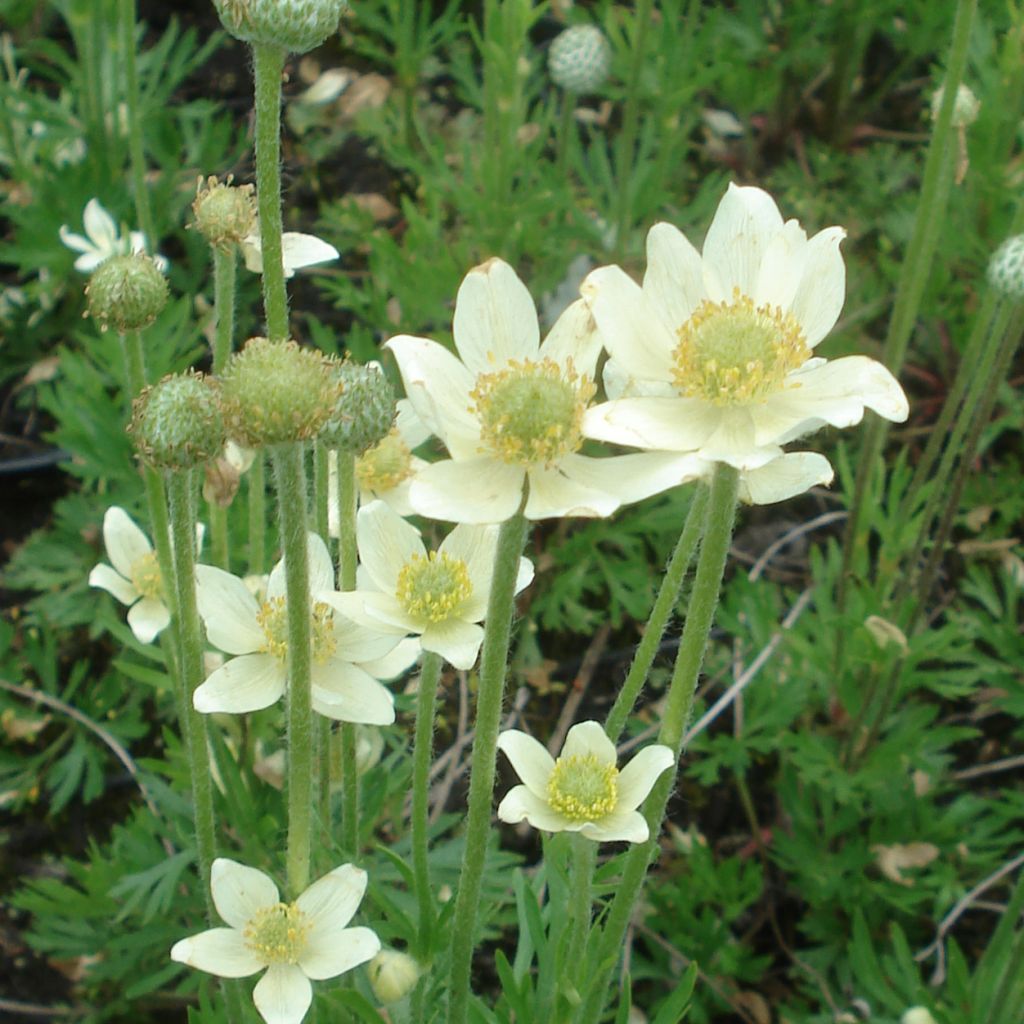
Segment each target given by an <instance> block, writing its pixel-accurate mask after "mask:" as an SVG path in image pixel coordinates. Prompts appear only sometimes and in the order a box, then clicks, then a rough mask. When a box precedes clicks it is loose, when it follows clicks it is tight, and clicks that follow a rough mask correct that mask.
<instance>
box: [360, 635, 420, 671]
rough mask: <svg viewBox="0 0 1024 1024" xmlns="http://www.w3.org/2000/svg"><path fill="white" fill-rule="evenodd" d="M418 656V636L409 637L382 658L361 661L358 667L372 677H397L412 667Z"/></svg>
mask: <svg viewBox="0 0 1024 1024" xmlns="http://www.w3.org/2000/svg"><path fill="white" fill-rule="evenodd" d="M419 656H420V641H419V637H410V638H409V639H407V640H402V641H401V642H400V643H399V644H398V646H397V647H396V648H395V649H394V650H393V651H391V652H390V653H389V654H385V655H384V657H383V658H373V659H372V660H370V661H361V662H360V663H359V667H360V668H361V669H362V670H363V671H364V672H369V673H370V675H371V676H373V678H374V679H397V678H398V677H399V676H400V675H402V674H403V673H404V672H406V670H407V669H409V668H411V667H412V665H413V663H414V662H415V661H416V659H417V658H418V657H419Z"/></svg>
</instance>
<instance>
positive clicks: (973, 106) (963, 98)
mask: <svg viewBox="0 0 1024 1024" xmlns="http://www.w3.org/2000/svg"><path fill="white" fill-rule="evenodd" d="M945 93H946V90H945V88H943V87H939V88H938V89H936V90H935V92H934V93H932V119H933V120H934V119H937V118H938V116H939V111H940V110H941V109H942V98H943V96H944V95H945ZM979 110H981V103H980V102H979V101H978V97H977V96H975V95H974V92H973V91H972V90H971V88H970V86H967V85H964V84H963V82H961V83H960V85H959V86H958V87H957V90H956V99H955V100H953V119H952V121H951V122H950V123H951V124H952V125H953V127H954V128H966V127H967V126H968V125H972V124H974V122H975V121H977V120H978V111H979Z"/></svg>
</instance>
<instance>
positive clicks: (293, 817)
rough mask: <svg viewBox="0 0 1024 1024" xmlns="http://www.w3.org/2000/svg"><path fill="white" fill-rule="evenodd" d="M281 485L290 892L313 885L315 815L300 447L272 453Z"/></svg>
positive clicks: (303, 474)
mask: <svg viewBox="0 0 1024 1024" xmlns="http://www.w3.org/2000/svg"><path fill="white" fill-rule="evenodd" d="M271 455H272V458H273V462H274V476H275V478H276V481H277V501H278V515H279V517H280V524H281V548H282V551H283V553H284V569H285V574H284V575H285V588H286V594H287V609H288V854H287V870H288V889H289V891H290V892H291V894H292V898H293V899H294V898H295V897H296V896H298V895H299V893H301V892H302V891H303V889H305V888H306V886H307V885H308V884H309V857H310V838H311V836H310V826H311V819H312V811H313V751H314V747H313V740H314V734H313V708H312V680H311V676H312V667H313V658H312V615H311V609H310V597H309V548H308V543H309V542H308V539H307V535H306V467H305V459H304V455H303V449H302V445H301V444H297V443H295V444H281V445H275V446H274V448H273V449H271Z"/></svg>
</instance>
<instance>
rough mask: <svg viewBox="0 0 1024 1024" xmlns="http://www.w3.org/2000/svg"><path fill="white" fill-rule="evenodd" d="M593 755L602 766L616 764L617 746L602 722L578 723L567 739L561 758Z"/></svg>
mask: <svg viewBox="0 0 1024 1024" xmlns="http://www.w3.org/2000/svg"><path fill="white" fill-rule="evenodd" d="M588 754H592V755H593V756H594V757H596V758H597V759H598V761H600V762H601V763H602V764H616V763H617V762H618V757H617V756H616V754H615V744H614V743H612V741H611V740H610V739H608V734H607V733H606V732H605V731H604V727H603V726H602V725H601V723H600V722H578V723H577V724H576V725H574V726H573V727H572V728H571V729H570V730H569V733H568V735H567V736H566V737H565V743H564V744H563V745H562V752H561V753H560V754H559V757H586V756H587V755H588Z"/></svg>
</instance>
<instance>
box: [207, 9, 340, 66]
mask: <svg viewBox="0 0 1024 1024" xmlns="http://www.w3.org/2000/svg"><path fill="white" fill-rule="evenodd" d="M213 5H214V7H216V8H217V13H218V14H219V15H220V20H221V23H222V24H223V25H224V27H225V28H226V29H227V30H228V32H230V33H231V34H232V35H233V36H234V37H235V38H236V39H241V40H242V41H243V42H246V43H262V44H266V45H268V46H280V47H283V48H284V49H286V50H290V51H291V52H293V53H305V52H306V51H307V50H312V49H313V47H314V46H319V45H320V44H321V43H322V42H323V41H324V40H325V39H326V38H327V37H328V36H329V35H330V34H331V33H332V32H334V31H335V29H337V27H338V21H339V19H340V18H341V12H342V10H344V8H345V0H213Z"/></svg>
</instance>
